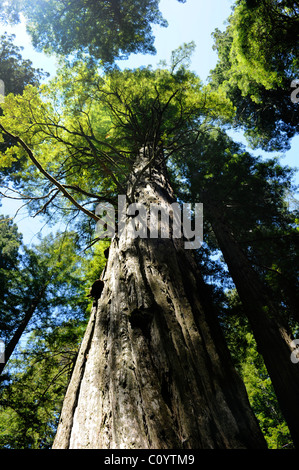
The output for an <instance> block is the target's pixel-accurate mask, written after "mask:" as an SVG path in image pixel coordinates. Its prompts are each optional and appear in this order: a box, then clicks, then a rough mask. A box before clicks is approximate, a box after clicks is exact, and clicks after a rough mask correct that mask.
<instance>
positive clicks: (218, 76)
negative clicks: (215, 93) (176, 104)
mask: <svg viewBox="0 0 299 470" xmlns="http://www.w3.org/2000/svg"><path fill="white" fill-rule="evenodd" d="M298 21H299V10H298V3H297V2H293V1H286V2H284V1H275V0H263V1H260V2H254V1H252V2H251V1H250V2H249V1H248V2H247V1H246V0H240V1H238V2H236V4H235V6H234V9H233V13H232V15H231V16H230V17H229V19H228V26H227V28H226V30H225V31H223V32H221V31H219V30H216V31H215V33H214V39H215V46H214V47H215V49H216V50H217V53H218V62H217V65H216V67H215V68H214V70H212V72H211V77H210V78H211V83H213V85H214V86H215V88H217V89H218V88H219V87H221V88H223V89H224V90H225V91H226V92H227V96H228V97H229V98H230V99H231V100H232V102H233V104H234V105H235V106H236V119H235V124H236V125H237V126H238V125H239V126H241V127H242V128H243V130H244V131H245V135H246V136H247V137H248V138H249V141H250V143H251V145H252V146H255V147H258V146H261V147H263V148H264V149H266V150H270V151H271V150H275V149H276V150H280V149H282V150H283V149H288V148H289V145H290V144H289V141H290V139H291V138H292V137H293V136H294V135H295V134H296V133H297V132H298V122H299V120H298V107H295V106H294V103H293V102H292V100H291V99H290V96H291V91H292V89H291V83H292V81H293V79H296V78H297V77H296V74H297V71H298V60H299V59H298V45H299V37H298Z"/></svg>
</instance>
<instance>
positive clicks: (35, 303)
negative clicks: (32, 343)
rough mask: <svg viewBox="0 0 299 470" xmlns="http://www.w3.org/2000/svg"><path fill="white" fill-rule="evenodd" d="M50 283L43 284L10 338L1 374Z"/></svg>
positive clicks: (0, 368)
mask: <svg viewBox="0 0 299 470" xmlns="http://www.w3.org/2000/svg"><path fill="white" fill-rule="evenodd" d="M47 286H48V284H47V283H45V284H43V287H42V288H41V289H40V291H39V292H38V294H37V296H36V297H35V299H34V300H33V301H32V303H31V305H30V306H29V307H28V310H27V311H26V312H25V315H24V318H23V319H22V320H21V322H20V324H19V326H18V327H17V329H16V331H15V332H14V334H13V336H12V338H11V339H10V341H9V343H8V344H7V346H6V347H5V352H4V359H5V362H4V363H0V374H2V372H3V369H4V368H5V366H6V364H7V363H8V361H9V359H10V357H11V355H12V354H13V352H14V350H15V348H16V347H17V344H18V342H19V341H20V338H21V336H22V335H23V333H24V331H25V329H26V328H27V326H28V323H29V322H30V320H31V318H32V316H33V314H34V312H35V310H36V309H37V307H38V305H39V303H40V299H41V297H42V296H43V295H44V294H45V292H46V289H47Z"/></svg>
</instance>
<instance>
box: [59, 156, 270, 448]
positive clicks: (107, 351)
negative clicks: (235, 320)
mask: <svg viewBox="0 0 299 470" xmlns="http://www.w3.org/2000/svg"><path fill="white" fill-rule="evenodd" d="M146 158H147V157H146V156H145V155H141V156H140V159H139V160H138V161H137V162H136V165H135V169H134V171H135V174H139V175H141V174H142V176H141V177H140V179H138V180H135V196H136V198H138V202H142V203H146V204H147V205H148V204H149V203H150V202H155V203H160V204H161V205H163V206H165V207H169V205H170V204H171V203H172V202H173V201H174V199H173V194H172V191H171V188H170V187H169V185H168V181H167V175H166V172H165V170H164V167H163V165H161V166H159V165H157V164H156V168H148V169H147V170H146V171H144V172H141V169H142V168H144V167H145V164H146V163H147V160H146ZM133 183H134V180H132V181H131V183H130V185H129V192H130V189H131V188H132V184H133ZM103 277H104V280H105V287H104V290H103V293H102V296H101V298H100V299H99V301H98V302H95V304H94V306H93V309H92V312H91V317H90V320H89V324H88V327H87V331H86V334H85V337H84V339H83V342H82V345H81V349H80V352H79V355H78V359H77V363H76V366H75V369H74V373H73V376H72V378H71V381H70V384H69V387H68V390H67V394H66V397H65V401H64V404H63V409H62V413H61V417H60V422H59V426H58V430H57V434H56V437H55V441H54V445H53V448H55V449H58V448H63V449H67V448H97V449H98V448H105V449H107V448H111V449H118V448H125V449H140V448H141V449H142V448H143V449H148V448H150V449H183V448H185V449H208V448H211V449H216V448H219V449H220V448H223V449H231V448H234V449H236V448H265V447H266V444H265V441H264V438H263V436H262V434H261V431H260V429H259V427H258V424H257V421H256V418H255V416H254V415H253V413H252V410H251V408H250V405H249V402H248V398H247V394H246V391H245V387H244V385H243V383H242V381H241V379H240V378H239V376H238V375H237V373H236V371H235V370H234V368H233V366H232V362H231V358H230V355H229V352H228V350H227V347H226V344H225V341H224V338H223V336H222V332H221V330H220V327H219V325H218V322H217V319H216V316H215V315H214V312H213V308H212V307H211V306H210V305H209V301H208V300H207V298H206V296H205V290H204V285H203V282H202V280H201V279H200V275H199V273H198V272H197V267H196V265H195V263H194V261H193V257H192V253H191V252H190V251H189V250H185V249H184V245H183V243H182V241H181V240H176V239H172V238H169V239H162V238H159V239H151V238H144V239H142V238H134V237H132V236H130V235H128V234H125V233H123V234H119V235H118V236H115V237H114V239H113V240H112V243H111V247H110V251H109V258H108V262H107V267H106V271H105V274H104V276H103Z"/></svg>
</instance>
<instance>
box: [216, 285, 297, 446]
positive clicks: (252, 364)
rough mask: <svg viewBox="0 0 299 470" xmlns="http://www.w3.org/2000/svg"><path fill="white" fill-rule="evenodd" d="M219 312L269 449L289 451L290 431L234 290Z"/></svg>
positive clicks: (235, 362) (291, 443)
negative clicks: (285, 449)
mask: <svg viewBox="0 0 299 470" xmlns="http://www.w3.org/2000/svg"><path fill="white" fill-rule="evenodd" d="M221 310H222V314H221V322H222V326H223V330H224V333H225V337H226V340H227V343H228V346H229V349H230V352H231V355H232V358H233V361H234V364H235V367H236V368H237V370H238V373H239V374H240V376H241V377H242V379H243V381H244V384H245V387H246V390H247V394H248V399H249V402H250V405H251V407H252V409H253V411H254V413H255V415H256V417H257V420H258V422H259V425H260V427H261V430H262V432H263V434H264V437H265V439H266V441H267V444H268V447H269V449H282V448H287V449H292V448H293V442H292V438H291V435H290V432H289V429H288V427H287V425H286V422H285V420H284V418H283V416H282V413H281V411H280V408H279V404H278V401H277V398H276V394H275V391H274V388H273V385H272V382H271V380H270V377H269V374H268V372H267V369H266V367H265V364H264V361H263V358H262V356H261V355H260V354H259V352H258V350H257V346H256V342H255V340H254V337H253V334H252V331H251V328H250V326H249V325H248V320H247V318H246V316H245V314H244V311H243V307H242V304H241V303H240V300H239V297H238V294H237V292H236V291H235V290H229V291H227V293H226V295H225V298H224V299H222V305H221Z"/></svg>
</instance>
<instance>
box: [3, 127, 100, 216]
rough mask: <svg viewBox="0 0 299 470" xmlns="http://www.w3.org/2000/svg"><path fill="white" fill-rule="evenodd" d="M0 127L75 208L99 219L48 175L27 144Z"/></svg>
mask: <svg viewBox="0 0 299 470" xmlns="http://www.w3.org/2000/svg"><path fill="white" fill-rule="evenodd" d="M0 129H2V131H3V132H5V134H7V135H8V136H9V137H11V138H12V139H14V140H15V141H16V142H17V143H18V144H20V145H21V146H22V147H23V149H24V150H25V152H26V153H27V155H28V157H29V158H30V160H31V161H32V163H33V164H34V165H35V166H36V167H37V168H38V169H39V171H40V172H41V173H42V174H43V175H44V176H45V177H46V178H47V179H48V180H49V181H50V182H51V183H53V184H54V185H55V186H56V187H57V188H58V189H59V190H60V191H61V192H62V193H63V195H64V196H65V197H66V198H67V199H68V200H69V201H70V202H71V203H72V204H73V205H74V206H75V207H77V209H79V210H80V211H82V212H84V214H86V215H88V217H91V218H92V219H94V220H95V221H96V222H97V221H98V220H100V219H99V217H97V216H96V215H95V214H93V213H92V212H90V211H89V210H87V209H85V208H84V207H82V206H81V205H80V204H79V203H78V202H77V201H76V200H75V199H74V198H73V197H72V196H71V194H70V193H69V192H68V191H67V189H66V188H65V187H64V185H63V184H61V183H59V181H57V180H56V179H55V178H54V177H53V176H52V175H50V174H49V173H48V172H47V171H46V170H45V169H44V167H43V166H42V165H41V164H40V162H39V161H38V160H37V159H36V158H35V156H34V155H33V152H32V150H31V149H30V148H29V147H28V145H27V144H26V143H25V142H24V141H23V140H22V139H21V138H20V137H18V136H16V135H14V134H11V132H9V131H8V130H6V129H5V127H4V126H3V125H2V124H0Z"/></svg>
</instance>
